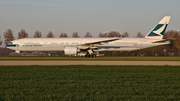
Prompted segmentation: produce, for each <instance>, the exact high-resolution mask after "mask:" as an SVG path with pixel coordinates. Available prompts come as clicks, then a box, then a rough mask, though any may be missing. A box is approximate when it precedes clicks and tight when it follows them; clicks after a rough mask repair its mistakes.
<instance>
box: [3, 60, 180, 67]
mask: <svg viewBox="0 0 180 101" xmlns="http://www.w3.org/2000/svg"><path fill="white" fill-rule="evenodd" d="M0 65H5V66H9V65H13V66H15V65H171V66H180V62H179V61H0Z"/></svg>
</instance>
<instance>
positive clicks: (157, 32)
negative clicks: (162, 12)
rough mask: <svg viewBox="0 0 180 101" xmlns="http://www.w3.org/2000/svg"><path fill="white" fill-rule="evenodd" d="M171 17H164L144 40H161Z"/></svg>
mask: <svg viewBox="0 0 180 101" xmlns="http://www.w3.org/2000/svg"><path fill="white" fill-rule="evenodd" d="M170 19H171V16H165V17H164V18H163V19H162V20H161V21H160V22H159V23H158V25H157V26H156V27H154V28H153V29H152V30H151V31H150V32H149V33H148V34H147V35H146V37H145V38H152V39H162V38H163V35H164V33H165V31H166V28H167V26H168V24H169V21H170Z"/></svg>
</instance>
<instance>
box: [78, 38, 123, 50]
mask: <svg viewBox="0 0 180 101" xmlns="http://www.w3.org/2000/svg"><path fill="white" fill-rule="evenodd" d="M119 39H120V38H110V39H107V40H100V41H95V42H89V43H85V44H80V45H79V46H78V48H79V49H87V48H92V49H93V48H97V46H99V45H103V44H106V43H108V42H111V41H115V40H119Z"/></svg>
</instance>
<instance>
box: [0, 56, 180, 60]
mask: <svg viewBox="0 0 180 101" xmlns="http://www.w3.org/2000/svg"><path fill="white" fill-rule="evenodd" d="M8 60H9V61H11V60H13V61H33V60H35V61H42V60H43V61H55V60H56V61H57V60H59V61H180V57H95V58H92V57H0V61H8Z"/></svg>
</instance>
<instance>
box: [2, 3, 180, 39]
mask: <svg viewBox="0 0 180 101" xmlns="http://www.w3.org/2000/svg"><path fill="white" fill-rule="evenodd" d="M179 4H180V0H0V35H1V39H3V33H4V32H5V31H6V30H7V29H12V30H13V32H14V33H13V34H14V36H15V38H16V39H17V35H18V32H19V31H20V30H21V29H22V28H23V29H25V30H26V32H28V34H29V37H33V35H34V33H35V31H37V30H39V31H41V33H42V35H43V37H46V35H47V34H48V32H49V31H52V32H53V34H54V36H55V37H58V36H59V35H60V33H62V32H65V33H67V35H68V36H69V37H71V36H72V33H73V32H75V31H76V32H78V34H79V35H80V37H84V35H85V34H86V32H90V33H91V34H92V36H93V37H98V34H99V33H100V32H102V33H106V32H110V31H118V32H120V33H121V34H123V33H124V32H126V31H127V32H128V33H129V36H130V37H135V36H136V35H137V33H138V32H141V33H142V34H144V35H146V34H147V33H148V32H149V31H150V30H151V29H152V28H153V27H154V26H155V25H157V23H158V22H159V21H160V20H161V19H162V18H163V17H164V16H166V15H170V16H171V17H172V18H171V21H170V23H169V26H168V28H167V30H177V31H180V13H179V10H180V5H179Z"/></svg>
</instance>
